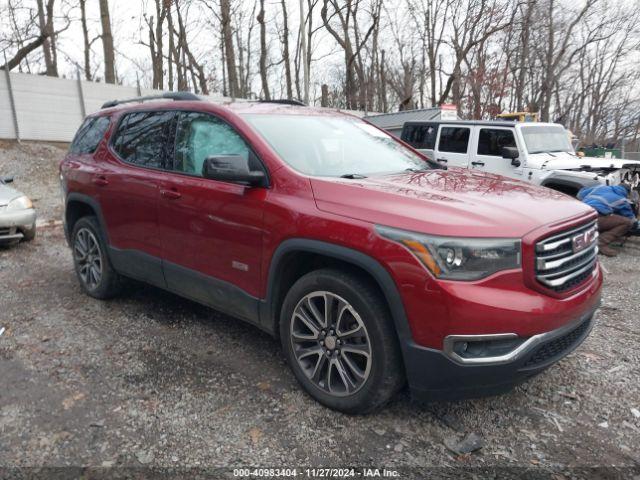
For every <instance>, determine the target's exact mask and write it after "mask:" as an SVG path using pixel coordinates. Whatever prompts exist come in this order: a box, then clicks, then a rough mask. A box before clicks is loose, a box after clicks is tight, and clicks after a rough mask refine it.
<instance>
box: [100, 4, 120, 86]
mask: <svg viewBox="0 0 640 480" xmlns="http://www.w3.org/2000/svg"><path fill="white" fill-rule="evenodd" d="M99 2H100V22H101V23H102V48H103V51H104V81H105V82H106V83H116V67H115V54H114V50H113V35H112V34H111V17H110V15H109V0H99Z"/></svg>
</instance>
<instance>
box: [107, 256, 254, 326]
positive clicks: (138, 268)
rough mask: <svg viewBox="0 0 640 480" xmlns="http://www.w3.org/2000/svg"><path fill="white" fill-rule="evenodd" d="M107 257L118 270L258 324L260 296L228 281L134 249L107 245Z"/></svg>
mask: <svg viewBox="0 0 640 480" xmlns="http://www.w3.org/2000/svg"><path fill="white" fill-rule="evenodd" d="M109 258H110V259H111V263H112V264H113V267H114V268H115V270H116V271H117V272H118V273H121V274H122V275H124V276H126V277H130V278H133V279H135V280H140V281H142V282H145V283H149V284H151V285H154V286H156V287H160V288H162V289H164V290H167V291H169V292H172V293H175V294H177V295H180V296H181V297H184V298H187V299H189V300H193V301H195V302H198V303H201V304H203V305H205V306H207V307H211V308H213V309H215V310H218V311H220V312H222V313H225V314H227V315H230V316H232V317H236V318H240V319H242V320H244V321H246V322H249V323H251V324H253V325H255V326H257V327H259V328H261V329H262V328H263V326H262V325H261V323H260V317H259V313H258V305H259V300H258V299H257V298H255V297H253V296H251V295H249V294H248V293H247V292H245V291H244V290H242V289H241V288H238V287H236V286H235V285H232V284H231V283H229V282H225V281H223V280H219V279H217V278H214V277H210V276H208V275H205V274H203V273H201V272H198V271H195V270H192V269H190V268H185V267H183V266H180V265H177V264H175V263H171V262H167V261H163V260H162V259H160V258H157V257H154V256H151V255H147V254H145V253H142V252H139V251H136V250H121V249H118V248H114V247H109Z"/></svg>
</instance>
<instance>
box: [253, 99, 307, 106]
mask: <svg viewBox="0 0 640 480" xmlns="http://www.w3.org/2000/svg"><path fill="white" fill-rule="evenodd" d="M259 102H260V103H279V104H281V105H296V106H298V107H306V106H308V105H307V104H306V103H302V102H301V101H300V100H288V99H286V98H281V99H275V100H259Z"/></svg>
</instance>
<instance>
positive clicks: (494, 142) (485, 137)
mask: <svg viewBox="0 0 640 480" xmlns="http://www.w3.org/2000/svg"><path fill="white" fill-rule="evenodd" d="M515 146H516V141H515V138H514V137H513V132H512V131H511V130H492V129H490V128H482V129H480V138H479V139H478V155H492V156H495V157H501V156H502V148H503V147H515Z"/></svg>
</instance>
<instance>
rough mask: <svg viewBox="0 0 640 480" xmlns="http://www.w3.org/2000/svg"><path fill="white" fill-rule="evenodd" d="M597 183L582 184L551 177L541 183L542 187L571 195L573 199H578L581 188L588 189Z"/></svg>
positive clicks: (576, 181) (577, 181)
mask: <svg viewBox="0 0 640 480" xmlns="http://www.w3.org/2000/svg"><path fill="white" fill-rule="evenodd" d="M595 183H598V182H595V181H591V182H588V181H587V182H580V181H579V180H577V179H576V180H572V179H568V178H561V177H551V178H549V179H547V180H546V181H544V182H542V183H541V186H542V187H547V188H550V189H552V190H556V191H558V192H561V193H565V194H567V195H571V196H572V197H576V196H577V195H578V192H579V191H580V189H581V188H584V187H588V186H590V185H593V184H595Z"/></svg>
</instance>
